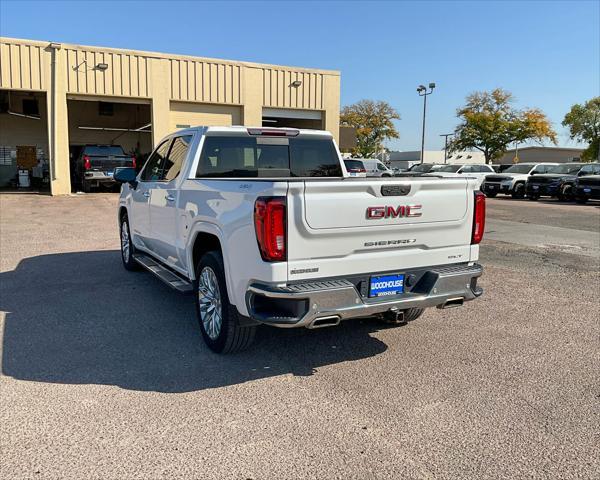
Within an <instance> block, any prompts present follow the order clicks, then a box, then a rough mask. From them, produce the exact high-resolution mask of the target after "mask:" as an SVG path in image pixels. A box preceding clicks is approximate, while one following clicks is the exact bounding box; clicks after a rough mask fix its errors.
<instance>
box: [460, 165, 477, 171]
mask: <svg viewBox="0 0 600 480" xmlns="http://www.w3.org/2000/svg"><path fill="white" fill-rule="evenodd" d="M460 171H461V172H462V173H473V172H476V171H477V170H476V169H475V167H473V166H472V165H465V166H464V167H462V168H461V169H460Z"/></svg>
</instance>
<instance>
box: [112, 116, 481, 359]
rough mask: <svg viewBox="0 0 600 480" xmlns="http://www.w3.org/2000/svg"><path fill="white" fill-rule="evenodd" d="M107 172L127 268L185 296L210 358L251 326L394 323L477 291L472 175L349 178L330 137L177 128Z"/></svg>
mask: <svg viewBox="0 0 600 480" xmlns="http://www.w3.org/2000/svg"><path fill="white" fill-rule="evenodd" d="M115 179H116V180H117V181H119V182H122V183H123V186H122V188H121V196H120V198H119V205H118V210H117V219H118V225H119V229H120V233H121V258H122V260H123V265H124V267H125V268H126V269H128V270H133V269H135V268H136V267H138V266H139V267H144V268H146V269H147V270H149V271H150V272H151V273H152V274H154V275H156V276H157V277H158V278H159V279H160V280H162V281H163V282H165V283H166V284H167V285H169V286H170V287H172V288H174V289H176V290H179V291H182V292H190V293H193V295H194V299H195V302H196V312H197V316H198V322H199V329H200V332H201V334H202V336H203V338H204V340H205V342H206V344H207V345H208V347H209V348H211V349H212V350H214V351H215V352H231V351H234V350H239V349H242V348H245V347H247V346H248V345H249V344H250V343H251V341H252V339H253V337H254V333H255V329H256V326H257V325H258V324H264V325H270V326H275V327H281V328H321V327H328V326H334V325H337V324H338V323H340V321H341V320H346V319H348V318H356V317H373V316H375V317H378V318H380V319H381V320H383V321H385V322H388V323H397V324H399V323H403V322H406V321H409V320H414V319H416V318H417V317H419V316H420V315H421V314H422V313H423V309H424V308H427V307H439V308H449V307H458V306H460V305H462V304H463V303H464V302H467V301H470V300H474V299H476V298H477V297H479V296H480V295H481V294H482V293H483V290H482V289H481V287H479V286H478V285H477V280H478V278H479V276H481V274H482V271H483V269H482V267H481V265H479V263H478V258H479V242H480V241H481V239H482V237H483V232H484V229H485V196H484V195H483V194H482V193H481V192H479V191H477V187H476V182H475V180H474V179H473V178H468V177H461V178H440V177H424V176H423V177H413V178H397V177H396V178H393V177H392V178H350V177H348V176H345V175H344V172H343V168H342V165H341V156H340V154H339V151H338V149H337V147H336V145H335V141H334V140H333V136H332V135H331V133H329V132H324V131H317V130H296V129H289V128H286V129H282V128H277V129H274V128H260V127H257V128H246V127H197V128H190V129H185V130H180V131H178V132H176V133H174V134H171V135H169V136H167V137H166V138H165V139H163V140H161V141H160V142H159V144H158V146H157V148H156V149H155V151H154V152H153V153H152V154H151V155H150V157H149V158H148V160H147V162H146V164H145V165H144V168H143V169H142V171H141V172H140V173H139V174H136V172H135V169H133V168H121V169H118V170H117V172H116V173H115Z"/></svg>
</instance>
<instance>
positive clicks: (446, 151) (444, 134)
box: [440, 133, 454, 164]
mask: <svg viewBox="0 0 600 480" xmlns="http://www.w3.org/2000/svg"><path fill="white" fill-rule="evenodd" d="M452 135H454V134H453V133H442V134H441V135H440V137H444V164H445V163H446V161H447V160H448V137H451V136H452Z"/></svg>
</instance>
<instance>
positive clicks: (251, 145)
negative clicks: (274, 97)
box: [196, 136, 342, 178]
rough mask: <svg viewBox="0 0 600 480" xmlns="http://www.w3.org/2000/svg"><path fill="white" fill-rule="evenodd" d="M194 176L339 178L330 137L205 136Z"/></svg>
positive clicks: (339, 173) (340, 171)
mask: <svg viewBox="0 0 600 480" xmlns="http://www.w3.org/2000/svg"><path fill="white" fill-rule="evenodd" d="M196 176H197V177H225V178H227V177H258V178H261V177H341V176H342V169H341V167H340V162H339V157H338V155H337V152H336V150H335V147H334V146H333V142H332V141H331V139H326V138H281V137H264V136H260V137H225V136H222V137H221V136H208V137H206V138H205V140H204V147H203V148H202V155H201V157H200V162H199V163H198V170H197V171H196Z"/></svg>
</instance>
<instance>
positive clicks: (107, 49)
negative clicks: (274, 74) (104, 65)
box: [0, 37, 341, 76]
mask: <svg viewBox="0 0 600 480" xmlns="http://www.w3.org/2000/svg"><path fill="white" fill-rule="evenodd" d="M0 43H21V44H24V45H36V46H39V47H48V45H49V44H50V43H59V44H60V45H61V46H62V47H68V48H76V49H82V50H101V51H104V52H114V53H126V54H133V55H139V56H144V57H151V58H163V59H178V60H196V61H207V62H219V63H229V64H232V65H243V66H245V67H249V68H272V69H286V70H294V71H298V72H310V73H321V74H324V75H334V76H340V75H341V73H340V71H339V70H324V69H320V68H309V67H296V66H290V65H275V64H270V63H257V62H246V61H241V60H228V59H222V58H211V57H197V56H194V55H178V54H172V53H161V52H152V51H148V50H131V49H127V48H114V47H101V46H93V45H79V44H76V43H63V42H51V41H49V40H48V41H43V40H29V39H25V38H12V37H0Z"/></svg>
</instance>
